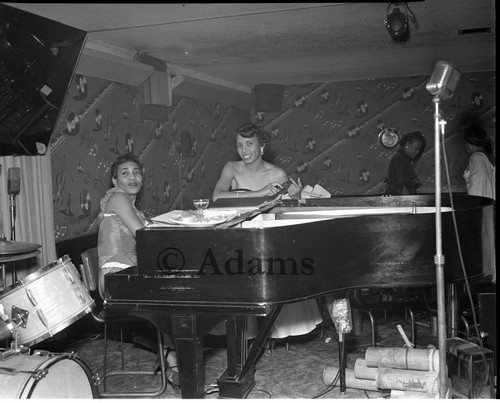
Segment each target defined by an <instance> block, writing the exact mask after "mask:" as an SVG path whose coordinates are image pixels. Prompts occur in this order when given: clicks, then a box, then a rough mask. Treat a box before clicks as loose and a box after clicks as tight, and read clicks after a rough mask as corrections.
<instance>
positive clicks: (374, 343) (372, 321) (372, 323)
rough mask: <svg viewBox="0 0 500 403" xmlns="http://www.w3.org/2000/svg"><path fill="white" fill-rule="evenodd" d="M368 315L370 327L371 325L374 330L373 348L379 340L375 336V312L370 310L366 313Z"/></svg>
mask: <svg viewBox="0 0 500 403" xmlns="http://www.w3.org/2000/svg"><path fill="white" fill-rule="evenodd" d="M366 312H367V313H368V316H369V317H370V325H371V328H372V347H376V346H375V345H376V340H377V336H376V334H375V319H374V317H373V312H372V311H370V310H368V311H366Z"/></svg>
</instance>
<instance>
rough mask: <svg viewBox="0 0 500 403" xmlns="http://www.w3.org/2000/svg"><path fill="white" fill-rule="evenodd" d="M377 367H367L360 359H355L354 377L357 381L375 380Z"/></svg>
mask: <svg viewBox="0 0 500 403" xmlns="http://www.w3.org/2000/svg"><path fill="white" fill-rule="evenodd" d="M377 372H378V367H368V366H367V365H366V361H365V360H363V359H362V358H356V361H355V362H354V376H355V377H356V378H358V379H370V380H372V381H374V380H375V379H377Z"/></svg>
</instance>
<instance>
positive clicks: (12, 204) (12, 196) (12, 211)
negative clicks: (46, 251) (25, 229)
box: [10, 192, 17, 284]
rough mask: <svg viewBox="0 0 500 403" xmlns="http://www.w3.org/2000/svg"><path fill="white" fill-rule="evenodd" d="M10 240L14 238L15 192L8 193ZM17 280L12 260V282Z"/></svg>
mask: <svg viewBox="0 0 500 403" xmlns="http://www.w3.org/2000/svg"><path fill="white" fill-rule="evenodd" d="M10 240H11V241H15V240H16V193H14V192H12V193H11V194H10ZM16 282H17V272H16V262H12V284H14V283H16Z"/></svg>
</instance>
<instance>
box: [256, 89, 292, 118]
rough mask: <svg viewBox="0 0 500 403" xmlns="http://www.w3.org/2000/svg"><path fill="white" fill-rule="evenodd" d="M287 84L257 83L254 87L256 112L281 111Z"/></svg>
mask: <svg viewBox="0 0 500 403" xmlns="http://www.w3.org/2000/svg"><path fill="white" fill-rule="evenodd" d="M284 92H285V86H284V85H282V84H257V85H255V86H254V87H253V93H254V106H255V112H280V111H281V105H282V103H283V93H284Z"/></svg>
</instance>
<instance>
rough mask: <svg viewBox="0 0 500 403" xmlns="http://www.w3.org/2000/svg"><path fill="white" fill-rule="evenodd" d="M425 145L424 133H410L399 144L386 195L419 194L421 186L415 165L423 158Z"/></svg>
mask: <svg viewBox="0 0 500 403" xmlns="http://www.w3.org/2000/svg"><path fill="white" fill-rule="evenodd" d="M425 145H426V142H425V137H424V136H423V135H422V132H418V131H417V132H410V133H407V134H405V135H404V136H403V138H402V139H401V141H400V142H399V149H398V152H397V153H396V154H395V155H394V157H392V160H391V162H390V164H389V171H388V178H387V189H386V191H385V194H387V195H391V196H397V195H414V194H417V189H418V188H419V187H420V185H421V184H420V181H419V180H418V177H417V174H416V173H415V165H416V164H417V161H418V160H419V159H420V157H421V156H422V154H423V152H424V150H425Z"/></svg>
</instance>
